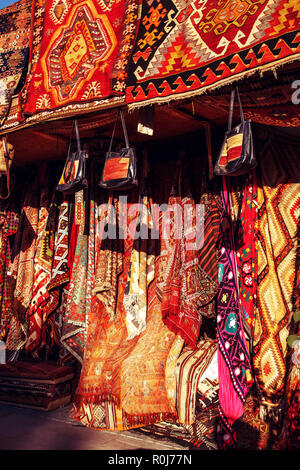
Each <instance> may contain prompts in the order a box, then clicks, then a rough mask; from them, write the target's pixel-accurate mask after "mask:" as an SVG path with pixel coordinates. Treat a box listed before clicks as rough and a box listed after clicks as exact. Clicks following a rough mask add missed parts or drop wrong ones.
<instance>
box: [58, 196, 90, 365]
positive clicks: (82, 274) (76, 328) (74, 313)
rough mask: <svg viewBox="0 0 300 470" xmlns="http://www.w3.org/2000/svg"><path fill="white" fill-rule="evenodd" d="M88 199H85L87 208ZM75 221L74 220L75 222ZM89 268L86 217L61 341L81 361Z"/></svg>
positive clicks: (68, 296) (72, 277)
mask: <svg viewBox="0 0 300 470" xmlns="http://www.w3.org/2000/svg"><path fill="white" fill-rule="evenodd" d="M86 203H87V201H86V200H85V208H86ZM73 223H74V222H73ZM87 269H88V235H87V234H86V233H85V218H83V219H82V223H81V225H80V226H79V232H78V237H77V242H76V248H75V254H74V260H73V266H72V270H71V273H70V284H69V286H68V295H67V299H66V303H65V310H64V318H63V329H62V336H61V342H62V344H63V345H64V347H65V348H66V349H68V350H69V351H70V352H71V353H72V354H73V355H74V357H76V359H77V360H78V361H79V362H82V357H83V350H84V341H85V329H86V314H87V310H86V302H87V297H86V294H87V292H86V288H87Z"/></svg>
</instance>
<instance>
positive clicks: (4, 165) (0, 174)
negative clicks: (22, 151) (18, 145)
mask: <svg viewBox="0 0 300 470" xmlns="http://www.w3.org/2000/svg"><path fill="white" fill-rule="evenodd" d="M14 155H15V150H14V147H13V145H12V144H10V143H9V142H7V138H6V137H2V140H1V143H0V199H7V198H9V196H10V168H11V165H12V161H13V159H14ZM3 186H6V195H4V196H3V195H2V189H3Z"/></svg>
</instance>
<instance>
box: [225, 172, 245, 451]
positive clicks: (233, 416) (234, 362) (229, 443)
mask: <svg viewBox="0 0 300 470" xmlns="http://www.w3.org/2000/svg"><path fill="white" fill-rule="evenodd" d="M222 200H223V213H222V215H221V230H220V240H219V250H220V255H219V292H218V298H217V337H218V370H219V403H220V405H219V412H220V420H219V425H218V428H217V434H218V444H219V448H220V449H228V448H234V447H235V445H236V432H235V427H234V423H235V422H236V420H237V419H238V418H240V417H241V416H242V415H243V411H244V402H245V397H246V395H247V393H248V390H249V388H250V386H251V384H252V377H251V363H250V357H249V353H248V349H247V346H246V340H245V334H244V329H243V324H242V319H241V313H240V307H239V293H238V287H237V274H236V264H235V254H234V245H233V233H232V227H231V221H230V207H229V194H228V189H227V183H226V179H225V177H223V189H222Z"/></svg>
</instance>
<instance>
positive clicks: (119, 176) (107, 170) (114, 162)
mask: <svg viewBox="0 0 300 470" xmlns="http://www.w3.org/2000/svg"><path fill="white" fill-rule="evenodd" d="M119 115H120V116H121V121H122V127H123V133H124V138H125V145H126V147H125V148H122V149H120V151H119V152H112V144H113V139H114V135H115V130H116V125H117V121H118V118H119ZM137 184H138V183H137V179H136V154H135V149H134V148H132V147H130V146H129V141H128V135H127V130H126V125H125V119H124V115H123V112H122V110H121V109H119V111H118V114H117V118H116V121H115V125H114V128H113V132H112V136H111V140H110V144H109V149H108V152H107V153H106V157H105V163H104V168H103V173H102V178H101V181H100V183H99V185H100V186H101V187H102V188H105V189H130V188H131V187H134V186H137Z"/></svg>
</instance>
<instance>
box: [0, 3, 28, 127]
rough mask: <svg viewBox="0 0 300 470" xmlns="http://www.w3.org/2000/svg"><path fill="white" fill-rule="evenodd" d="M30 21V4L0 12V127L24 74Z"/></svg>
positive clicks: (9, 7)
mask: <svg viewBox="0 0 300 470" xmlns="http://www.w3.org/2000/svg"><path fill="white" fill-rule="evenodd" d="M30 21H31V0H20V1H19V2H16V3H14V4H13V5H10V6H7V7H6V8H2V9H1V10H0V68H1V79H0V123H1V124H2V123H3V121H4V120H5V118H6V115H7V113H8V111H9V106H10V103H11V97H12V95H13V94H14V93H15V92H16V91H17V88H18V87H20V86H21V85H22V82H23V79H24V78H25V74H26V71H27V64H28V48H29V36H30Z"/></svg>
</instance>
